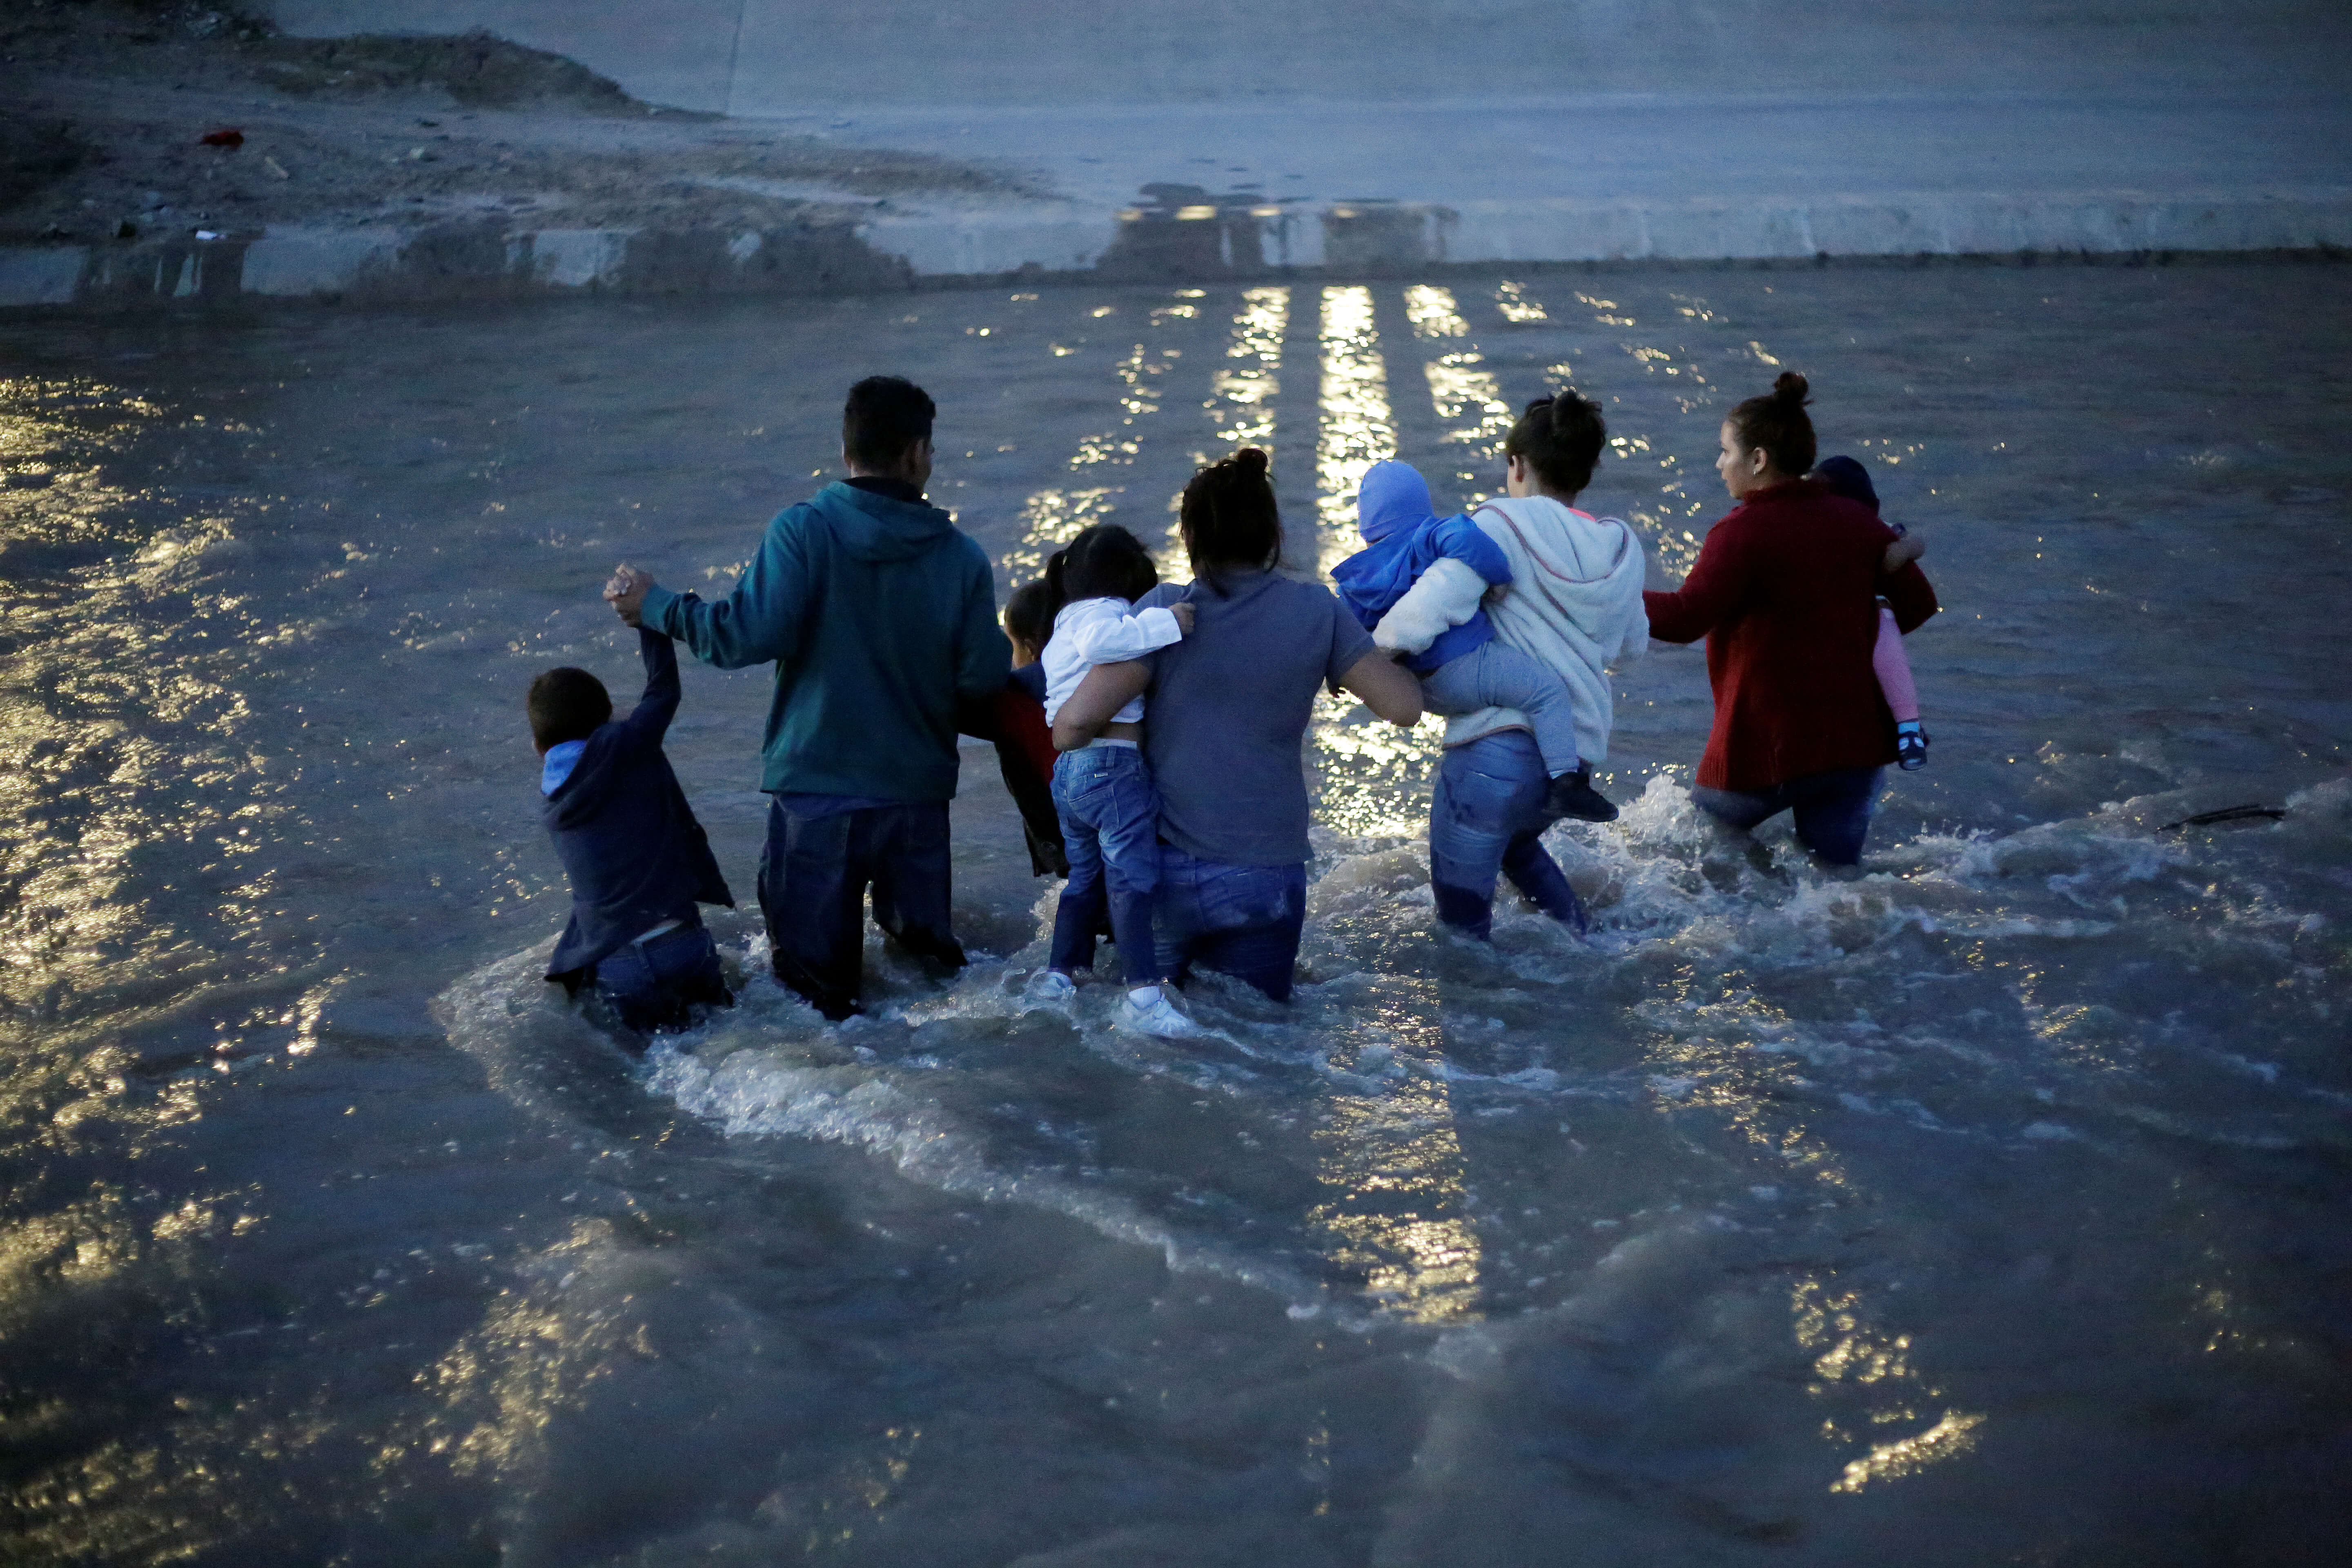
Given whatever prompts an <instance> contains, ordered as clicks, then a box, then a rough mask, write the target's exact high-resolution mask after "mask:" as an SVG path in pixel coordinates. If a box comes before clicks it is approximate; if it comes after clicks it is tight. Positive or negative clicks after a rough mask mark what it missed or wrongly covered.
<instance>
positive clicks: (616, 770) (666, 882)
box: [529, 630, 735, 1031]
mask: <svg viewBox="0 0 2352 1568" xmlns="http://www.w3.org/2000/svg"><path fill="white" fill-rule="evenodd" d="M637 638H638V646H639V651H640V652H641V653H642V654H643V655H644V658H645V661H646V694H645V696H644V697H643V698H642V699H640V700H639V701H638V703H637V707H636V711H635V712H633V713H631V714H630V715H629V716H628V717H627V718H625V719H623V720H620V721H617V722H616V721H614V718H613V700H612V698H611V696H610V695H608V694H607V693H606V691H605V690H604V682H603V681H601V680H598V679H596V678H595V677H594V676H593V675H591V674H589V673H588V672H587V671H586V670H584V669H574V668H569V667H567V668H561V669H551V670H549V671H547V672H546V673H545V674H544V675H541V677H539V679H536V680H533V681H532V682H531V683H530V700H529V706H530V736H531V741H532V742H533V743H534V744H535V745H536V746H537V747H538V748H539V754H540V756H541V758H542V759H543V763H542V765H541V773H540V781H539V791H540V794H541V795H544V796H546V797H547V805H546V806H545V808H544V809H545V813H546V818H547V831H548V833H549V835H550V836H551V837H553V838H554V840H555V852H556V854H557V855H558V856H560V857H561V858H562V861H563V869H564V870H565V872H566V873H567V874H569V876H570V877H571V879H572V919H571V921H570V923H569V924H567V925H565V927H564V928H563V937H562V941H560V942H557V943H556V944H555V952H554V955H553V956H552V957H551V958H550V959H549V960H548V964H547V978H548V979H550V980H554V981H561V982H562V984H563V988H564V990H565V991H567V992H569V993H572V994H577V993H578V991H579V989H580V987H581V986H582V985H583V984H593V985H594V986H595V988H596V989H597V990H598V991H599V992H600V993H602V994H604V996H605V998H606V999H607V1000H609V1001H610V1002H611V1003H612V1005H613V1007H614V1011H615V1012H617V1013H618V1014H619V1015H620V1016H621V1022H622V1023H623V1024H625V1025H626V1026H628V1027H629V1028H631V1029H635V1030H640V1031H652V1030H656V1029H665V1028H682V1027H684V1026H686V1025H687V1024H688V1022H689V1016H688V1009H689V1008H690V1007H691V1006H692V1005H695V1004H697V1003H705V1004H709V1005H717V1006H721V1007H724V1006H729V1005H732V1004H733V1002H734V1000H735V999H734V997H733V996H731V995H730V994H729V993H728V990H727V981H726V976H725V975H724V974H723V973H721V971H720V969H719V947H718V944H717V943H716V942H713V941H712V940H711V938H710V932H709V931H707V930H705V929H704V928H703V924H702V917H701V916H700V914H699V913H698V912H697V911H696V909H695V906H696V905H697V904H698V903H703V904H724V905H726V906H728V907H729V908H730V909H731V908H732V907H733V906H734V903H735V896H734V895H733V894H732V893H730V892H729V891H728V890H727V883H726V880H725V879H723V878H721V877H720V876H719V863H718V862H717V861H716V860H714V859H712V858H711V856H710V844H709V840H708V839H707V838H705V837H703V832H702V825H701V824H700V823H698V822H697V821H695V819H694V811H693V809H692V808H691V807H690V806H688V805H687V804H686V792H685V791H684V790H682V789H680V788H679V787H678V784H677V774H676V773H672V772H670V766H669V759H668V758H667V757H666V756H664V755H663V754H662V735H663V732H664V731H667V729H668V728H669V721H670V718H671V716H672V715H673V714H675V713H676V712H677V700H678V683H677V654H676V652H675V651H673V650H672V648H671V647H670V640H669V638H667V637H663V636H661V635H660V634H658V633H656V632H651V631H645V630H640V631H639V632H638V633H637Z"/></svg>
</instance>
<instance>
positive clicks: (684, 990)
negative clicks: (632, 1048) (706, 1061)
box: [596, 924, 735, 1034]
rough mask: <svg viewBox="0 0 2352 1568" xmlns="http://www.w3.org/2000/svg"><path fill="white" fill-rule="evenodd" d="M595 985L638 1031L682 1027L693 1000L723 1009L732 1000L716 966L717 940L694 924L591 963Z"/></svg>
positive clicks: (688, 1019)
mask: <svg viewBox="0 0 2352 1568" xmlns="http://www.w3.org/2000/svg"><path fill="white" fill-rule="evenodd" d="M596 989H597V991H598V992H600V993H601V994H603V995H604V999H605V1000H606V1001H608V1002H610V1003H612V1005H613V1010H614V1012H616V1013H618V1014H620V1016H621V1022H622V1023H624V1024H625V1025H627V1026H629V1027H630V1028H632V1029H635V1030H638V1031H639V1032H641V1033H645V1034H651V1033H653V1032H655V1031H656V1030H660V1029H683V1028H685V1027H686V1026H688V1024H690V1023H691V1022H692V1021H693V1017H692V1014H691V1012H690V1011H689V1009H691V1008H692V1007H693V1006H694V1005H695V1004H697V1003H700V1004H703V1005H707V1006H713V1007H727V1006H731V1005H734V1001H735V998H734V996H733V994H731V993H730V992H729V991H728V989H727V976H726V974H725V973H724V972H723V971H721V970H720V969H719V944H718V943H717V942H714V941H712V940H711V937H710V933H709V931H705V930H704V929H703V928H702V927H701V926H700V925H699V924H696V925H688V926H686V927H684V928H682V929H681V930H678V931H669V932H667V933H666V934H664V935H661V936H657V937H656V938H654V939H653V941H651V942H627V943H625V944H624V945H622V946H620V947H617V948H615V949H614V950H613V951H612V952H608V953H606V954H605V955H604V957H602V958H600V959H598V960H597V961H596Z"/></svg>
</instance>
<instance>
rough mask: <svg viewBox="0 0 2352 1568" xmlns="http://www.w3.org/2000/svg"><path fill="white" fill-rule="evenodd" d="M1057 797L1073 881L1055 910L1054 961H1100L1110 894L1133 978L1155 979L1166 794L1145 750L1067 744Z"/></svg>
mask: <svg viewBox="0 0 2352 1568" xmlns="http://www.w3.org/2000/svg"><path fill="white" fill-rule="evenodd" d="M1054 805H1055V808H1056V809H1057V810H1058V811H1059V812H1060V813H1061V818H1062V847H1063V849H1064V850H1065V852H1066V853H1067V854H1068V856H1069V858H1070V882H1069V886H1067V887H1066V888H1064V889H1062V901H1061V905H1060V907H1059V908H1058V909H1056V910H1055V912H1054V950H1053V955H1052V956H1051V957H1050V958H1049V959H1048V960H1047V963H1050V964H1051V965H1052V967H1054V968H1055V969H1058V970H1061V971H1063V972H1064V973H1067V972H1069V971H1070V970H1073V969H1087V968H1091V967H1093V965H1094V962H1095V931H1096V930H1097V928H1098V927H1099V926H1100V925H1101V924H1102V915H1103V906H1104V904H1105V902H1106V901H1108V904H1109V906H1110V929H1111V935H1112V936H1113V937H1114V938H1116V939H1117V940H1118V962H1119V968H1120V969H1121V970H1122V971H1123V972H1124V973H1126V975H1127V983H1128V984H1129V985H1150V984H1156V983H1157V982H1158V981H1159V979H1160V956H1159V954H1158V953H1157V952H1154V951H1153V948H1152V941H1151V895H1152V893H1153V891H1154V890H1155V889H1157V888H1158V887H1159V886H1160V837H1159V831H1160V829H1159V824H1160V797H1159V795H1157V794H1155V793H1154V792H1153V790H1152V788H1151V773H1150V770H1148V769H1147V768H1146V767H1145V766H1144V764H1143V753H1142V752H1139V751H1137V750H1136V749H1135V748H1134V747H1133V746H1088V747H1087V748H1085V749H1084V750H1083V751H1076V752H1063V753H1062V756H1061V760H1060V761H1059V762H1057V763H1055V764H1054Z"/></svg>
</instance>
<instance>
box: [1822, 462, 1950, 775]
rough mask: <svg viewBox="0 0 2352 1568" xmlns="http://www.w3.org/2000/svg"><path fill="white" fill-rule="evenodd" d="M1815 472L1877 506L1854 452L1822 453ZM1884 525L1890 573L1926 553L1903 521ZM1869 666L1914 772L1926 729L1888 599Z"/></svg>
mask: <svg viewBox="0 0 2352 1568" xmlns="http://www.w3.org/2000/svg"><path fill="white" fill-rule="evenodd" d="M1811 478H1813V479H1819V480H1821V481H1822V483H1823V484H1825V485H1827V486H1829V488H1830V489H1831V490H1832V491H1833V492H1834V493H1836V494H1838V495H1842V496H1843V497H1844V498H1845V499H1846V500H1853V501H1860V502H1861V503H1862V504H1863V505H1864V506H1866V507H1868V508H1869V509H1870V510H1872V511H1876V510H1878V487H1877V486H1876V485H1874V484H1872V483H1871V482H1870V470H1869V469H1868V468H1864V467H1863V466H1862V464H1861V463H1860V462H1859V461H1857V460H1856V459H1854V458H1822V460H1821V462H1820V463H1819V464H1817V465H1816V466H1815V467H1814V468H1813V471H1812V474H1811ZM1886 526H1887V527H1889V528H1891V529H1893V530H1894V531H1895V534H1896V536H1897V537H1896V539H1895V542H1894V543H1892V544H1890V545H1888V546H1887V547H1886V555H1885V559H1884V560H1883V561H1881V562H1880V563H1879V570H1880V571H1881V572H1883V573H1885V574H1886V575H1888V576H1890V577H1891V576H1893V575H1894V574H1895V573H1897V572H1900V571H1901V570H1903V568H1904V567H1906V566H1907V565H1909V564H1910V563H1912V562H1914V561H1916V560H1918V559H1919V558H1920V557H1921V556H1923V555H1925V554H1927V542H1925V541H1924V540H1922V539H1921V538H1920V537H1919V536H1918V535H1917V534H1916V533H1913V532H1912V531H1910V530H1909V529H1907V528H1906V527H1904V526H1903V525H1902V524H1901V523H1899V522H1890V523H1888V524H1887V525H1886ZM1870 668H1871V671H1872V673H1873V674H1874V675H1876V676H1877V677H1878V689H1879V691H1880V693H1881V694H1882V695H1883V696H1885V699H1886V709H1887V711H1888V712H1890V713H1892V714H1894V715H1895V762H1896V763H1898V764H1900V765H1901V767H1902V769H1903V771H1904V772H1905V773H1916V772H1917V771H1918V770H1919V769H1921V768H1924V767H1926V766H1927V731H1925V730H1923V729H1921V728H1920V727H1919V688H1918V686H1917V684H1916V682H1914V681H1913V680H1912V679H1911V658H1910V656H1909V655H1908V654H1906V653H1905V652H1904V651H1903V633H1902V632H1901V631H1900V630H1898V629H1897V628H1896V626H1895V612H1894V610H1893V609H1892V608H1890V607H1889V606H1888V605H1887V603H1886V601H1885V599H1881V600H1879V601H1878V641H1877V642H1876V644H1874V646H1873V647H1872V649H1871V654H1870Z"/></svg>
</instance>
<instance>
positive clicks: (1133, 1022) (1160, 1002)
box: [1118, 990, 1201, 1040]
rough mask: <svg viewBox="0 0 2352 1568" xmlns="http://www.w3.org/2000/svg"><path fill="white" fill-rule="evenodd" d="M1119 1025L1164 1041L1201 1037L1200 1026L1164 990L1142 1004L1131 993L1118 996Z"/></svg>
mask: <svg viewBox="0 0 2352 1568" xmlns="http://www.w3.org/2000/svg"><path fill="white" fill-rule="evenodd" d="M1118 1026H1119V1027H1120V1028H1122V1029H1131V1030H1133V1031H1134V1032H1135V1033H1137V1034H1139V1035H1150V1036H1154V1037H1157V1038H1160V1039H1162V1040H1190V1039H1195V1038H1197V1037H1199V1036H1200V1033H1201V1026H1200V1025H1198V1024H1195V1023H1194V1022H1192V1019H1190V1018H1187V1017H1186V1016H1184V1015H1183V1014H1181V1013H1180V1012H1178V1011H1177V1010H1176V1005H1175V1004H1174V1003H1172V1002H1171V1001H1169V1000H1168V993H1167V992H1166V991H1165V990H1162V991H1160V992H1159V993H1158V994H1156V995H1154V996H1153V997H1152V998H1151V1000H1150V1001H1149V1002H1141V1003H1139V1002H1138V1001H1136V999H1135V994H1134V993H1133V992H1129V994H1127V995H1125V996H1122V997H1120V998H1119V1003H1118Z"/></svg>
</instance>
